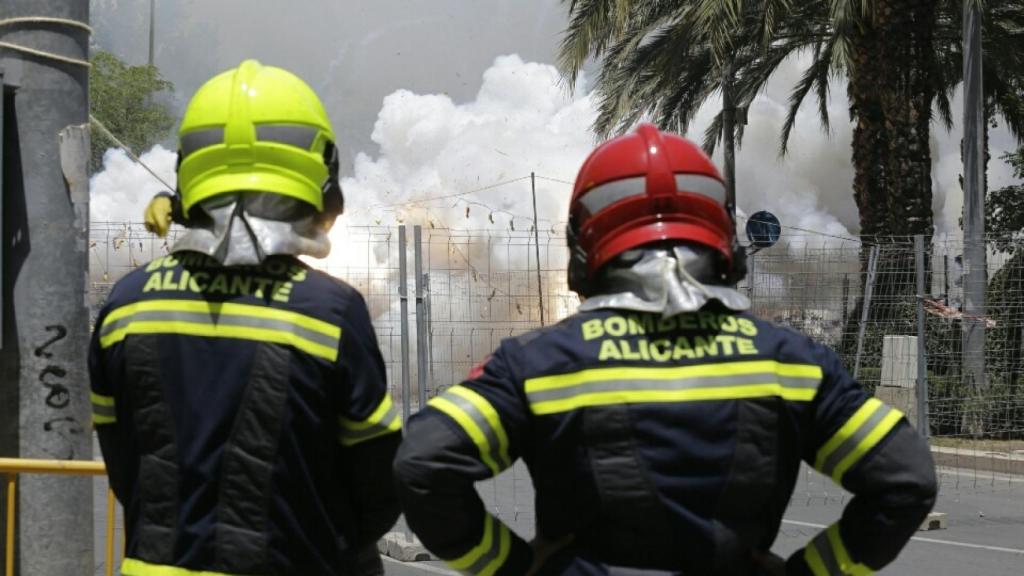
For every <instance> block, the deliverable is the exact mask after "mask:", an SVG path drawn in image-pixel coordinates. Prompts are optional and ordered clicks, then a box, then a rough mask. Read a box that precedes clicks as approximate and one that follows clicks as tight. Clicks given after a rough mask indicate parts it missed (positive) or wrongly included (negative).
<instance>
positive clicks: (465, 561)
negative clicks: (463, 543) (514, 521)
mask: <svg viewBox="0 0 1024 576" xmlns="http://www.w3.org/2000/svg"><path fill="white" fill-rule="evenodd" d="M511 550H512V533H511V532H509V529H508V526H505V524H504V523H503V522H501V521H500V520H498V519H497V518H495V517H494V516H493V515H491V514H486V515H485V518H484V535H483V538H482V539H481V540H480V543H479V544H477V545H476V546H474V547H473V548H472V549H470V551H469V552H466V553H465V554H463V555H462V556H459V557H458V558H455V559H453V560H448V561H447V562H448V565H449V566H451V567H452V568H454V569H456V570H458V571H459V572H462V573H464V574H474V575H478V576H491V575H492V574H494V573H496V572H497V571H498V570H499V569H500V568H501V567H502V566H503V565H504V564H505V561H506V560H508V555H509V552H510V551H511Z"/></svg>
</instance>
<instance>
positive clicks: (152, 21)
mask: <svg viewBox="0 0 1024 576" xmlns="http://www.w3.org/2000/svg"><path fill="white" fill-rule="evenodd" d="M155 33H156V0H149V60H148V62H149V65H150V66H152V65H153V37H154V35H155Z"/></svg>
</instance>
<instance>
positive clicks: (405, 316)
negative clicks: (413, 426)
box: [398, 224, 409, 422]
mask: <svg viewBox="0 0 1024 576" xmlns="http://www.w3.org/2000/svg"><path fill="white" fill-rule="evenodd" d="M406 244H407V243H406V241H405V225H404V224H403V225H401V226H399V227H398V300H399V316H401V318H400V319H399V326H400V328H401V332H402V352H401V358H400V361H401V363H402V422H408V421H409V287H408V285H407V282H406V276H407V275H408V272H409V266H408V264H407V262H406V254H405V251H406V248H407V246H406Z"/></svg>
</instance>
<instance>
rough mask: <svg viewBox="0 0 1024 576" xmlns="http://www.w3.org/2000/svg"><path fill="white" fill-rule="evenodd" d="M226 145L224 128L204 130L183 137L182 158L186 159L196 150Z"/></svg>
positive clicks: (194, 131)
mask: <svg viewBox="0 0 1024 576" xmlns="http://www.w3.org/2000/svg"><path fill="white" fill-rule="evenodd" d="M223 143H224V128H223V127H220V128H204V129H202V130H193V131H192V132H189V133H188V134H182V135H181V157H182V158H185V157H186V156H188V155H189V154H191V153H193V152H195V151H196V150H199V149H202V148H207V147H209V146H216V145H217V144H223Z"/></svg>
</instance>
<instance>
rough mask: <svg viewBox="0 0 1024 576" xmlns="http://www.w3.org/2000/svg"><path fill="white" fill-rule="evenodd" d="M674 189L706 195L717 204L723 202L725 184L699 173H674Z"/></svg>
mask: <svg viewBox="0 0 1024 576" xmlns="http://www.w3.org/2000/svg"><path fill="white" fill-rule="evenodd" d="M676 190H678V191H679V192H691V193H693V194H700V195H701V196H707V197H708V198H711V199H712V200H714V201H716V202H718V203H719V204H725V185H724V184H722V183H721V182H719V181H718V180H715V179H714V178H711V177H710V176H702V175H700V174H676Z"/></svg>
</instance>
